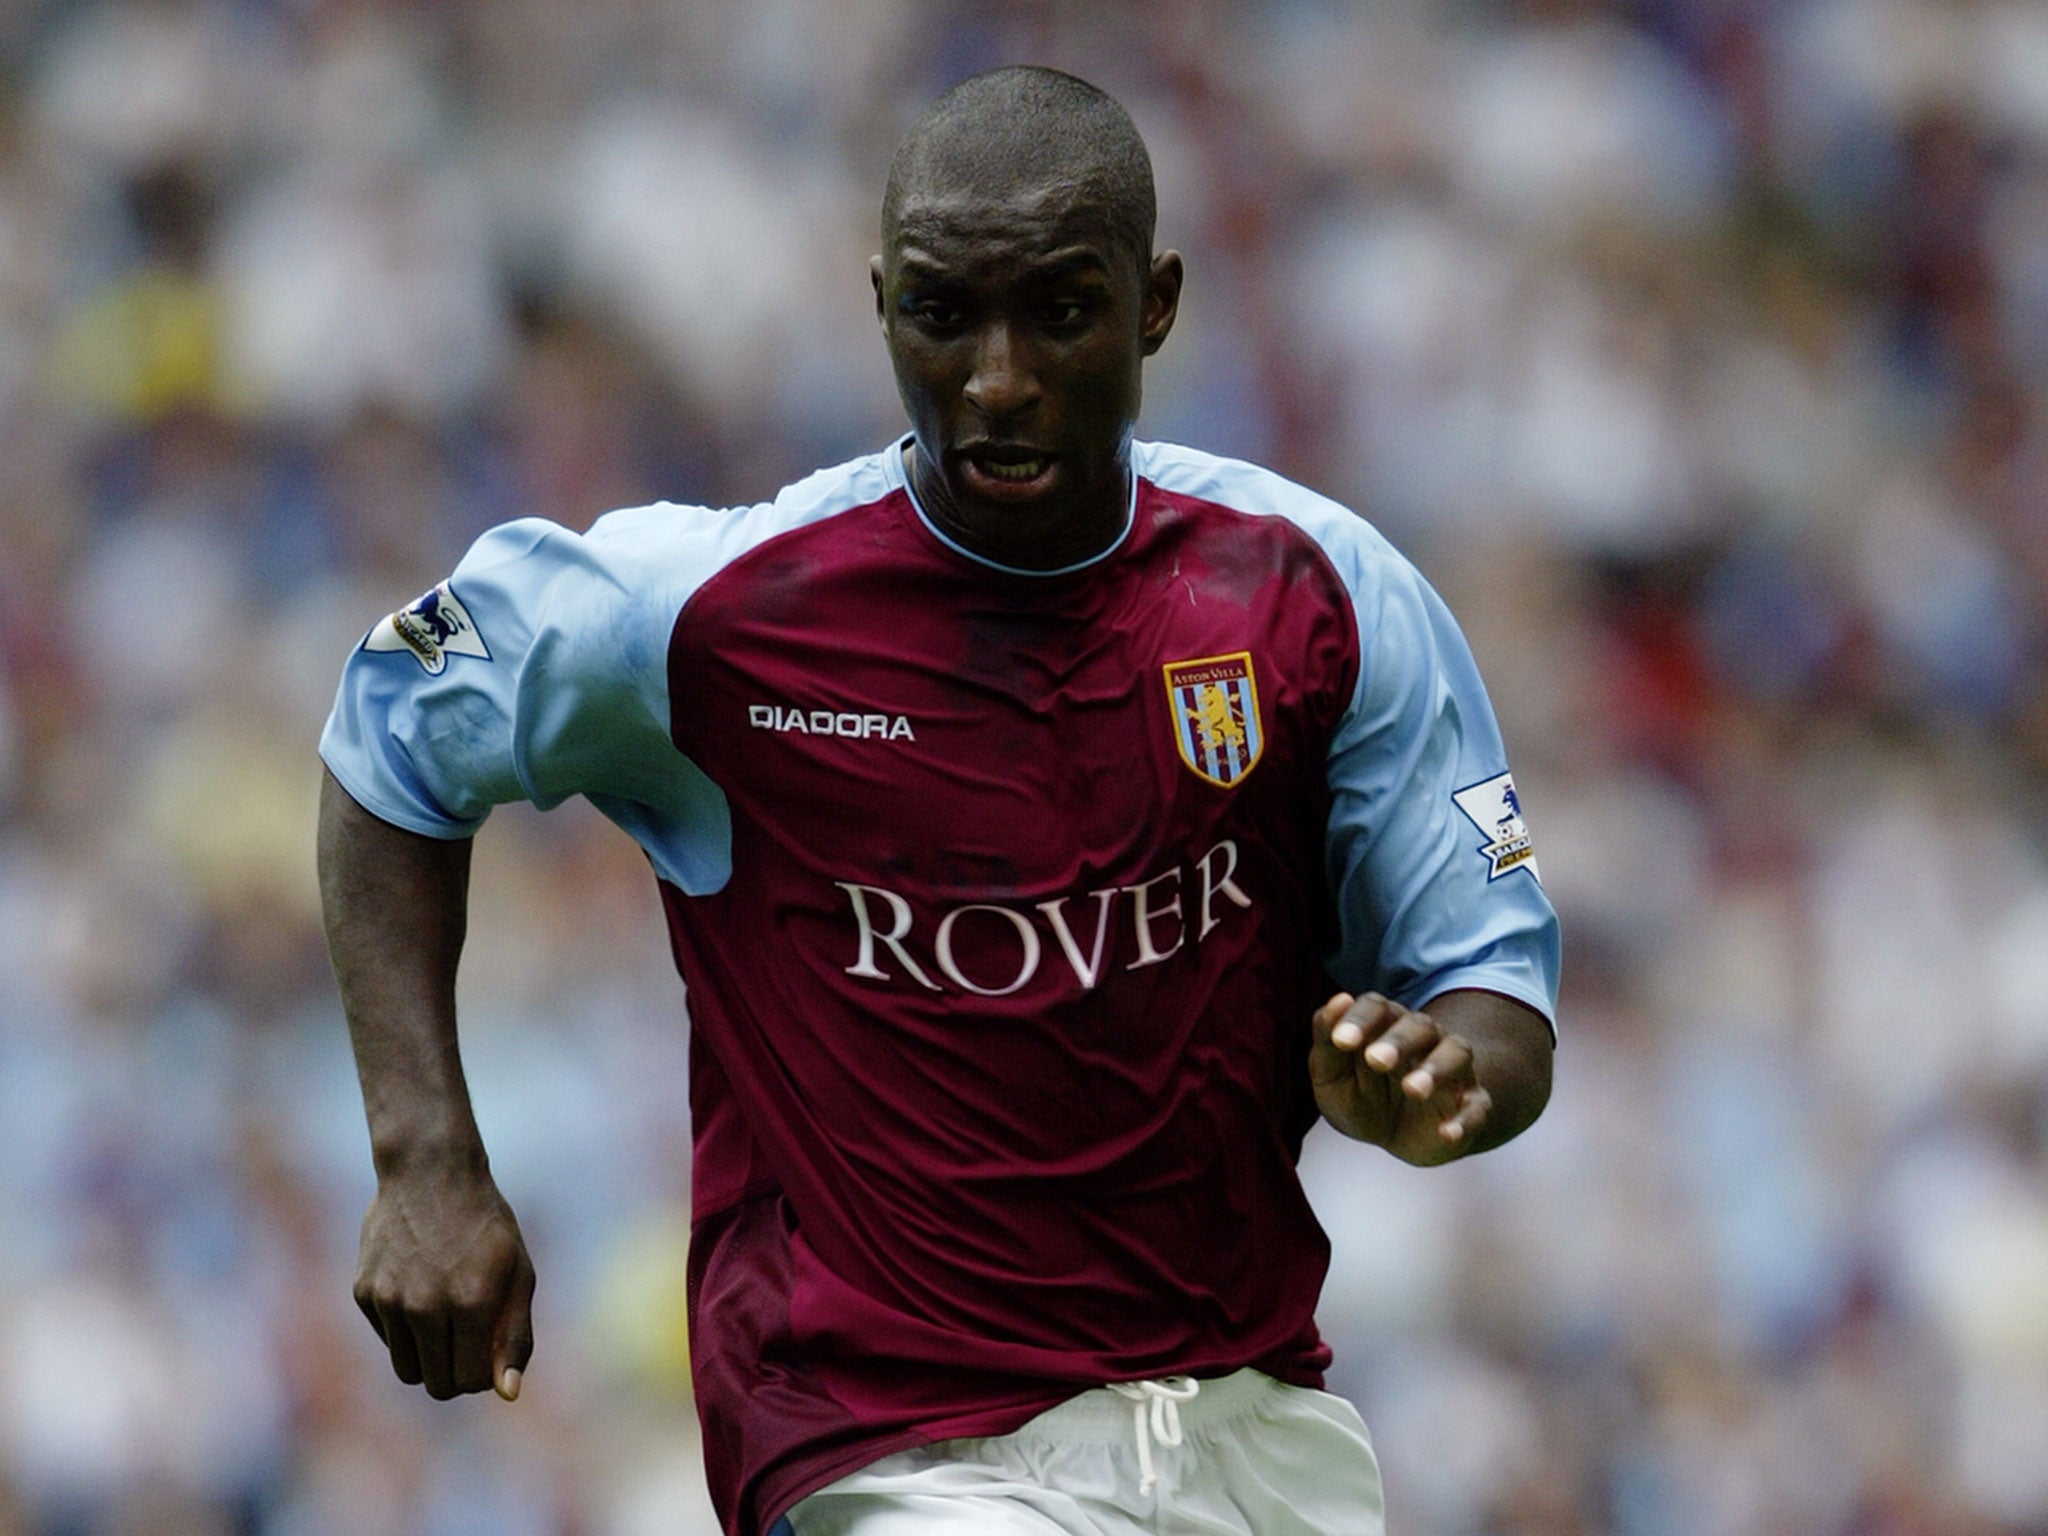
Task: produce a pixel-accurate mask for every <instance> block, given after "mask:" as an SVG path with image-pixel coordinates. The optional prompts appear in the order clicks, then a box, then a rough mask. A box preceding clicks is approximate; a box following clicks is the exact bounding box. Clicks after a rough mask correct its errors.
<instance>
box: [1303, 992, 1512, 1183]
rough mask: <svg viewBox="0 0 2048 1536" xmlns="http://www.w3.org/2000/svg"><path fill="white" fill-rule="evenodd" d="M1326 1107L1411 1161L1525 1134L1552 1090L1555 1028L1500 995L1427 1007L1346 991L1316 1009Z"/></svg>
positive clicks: (1320, 1090) (1451, 998)
mask: <svg viewBox="0 0 2048 1536" xmlns="http://www.w3.org/2000/svg"><path fill="white" fill-rule="evenodd" d="M1314 1030H1315V1038H1314V1043H1313V1045H1312V1046H1311V1047H1310V1053H1309V1075H1310V1077H1311V1078H1312V1079H1313V1080H1314V1082H1315V1090H1316V1104H1317V1107H1318V1108H1320V1109H1321V1110H1322V1112H1323V1118H1324V1119H1326V1120H1328V1121H1329V1122H1330V1123H1331V1124H1332V1125H1334V1126H1336V1127H1337V1129H1338V1130H1340V1131H1342V1132H1344V1134H1345V1135H1347V1136H1352V1137H1356V1138H1357V1139H1358V1140H1360V1141H1369V1142H1372V1143H1373V1144H1374V1145H1375V1146H1382V1147H1385V1148H1386V1149H1387V1150H1388V1151H1389V1152H1391V1153H1393V1154H1394V1155H1395V1156H1396V1157H1398V1158H1400V1159H1402V1160H1403V1161H1404V1162H1410V1163H1418V1164H1433V1163H1445V1162H1449V1161H1450V1160H1451V1159H1452V1158H1456V1157H1465V1156H1468V1155H1470V1154H1471V1153H1474V1152H1484V1151H1486V1150H1487V1149H1488V1148H1490V1147H1497V1146H1499V1145H1500V1144H1501V1143H1502V1142H1504V1141H1508V1140H1510V1139H1511V1138H1513V1137H1515V1136H1518V1135H1520V1134H1521V1133H1522V1132H1523V1131H1524V1130H1526V1129H1528V1127H1529V1126H1530V1125H1531V1124H1532V1123H1533V1122H1534V1121H1535V1119H1536V1117H1537V1116H1538V1115H1540V1114H1541V1113H1542V1112H1543V1106H1544V1105H1545V1104H1546V1103H1547V1102H1549V1099H1550V1066H1551V1055H1552V1050H1551V1039H1550V1026H1549V1025H1548V1024H1546V1023H1545V1022H1544V1021H1543V1019H1542V1018H1541V1017H1540V1016H1539V1015H1537V1014H1536V1013H1535V1012H1534V1011H1533V1010H1531V1009H1529V1008H1527V1007H1524V1006H1523V1005H1522V1004H1520V1003H1518V1002H1515V1001H1513V1000H1512V999H1510V998H1506V997H1502V996H1500V995H1499V994H1498V993H1494V992H1479V991H1453V992H1445V993H1442V994H1440V995H1439V996H1437V997H1435V998H1432V999H1431V1000H1430V1004H1429V1008H1428V1011H1427V1012H1416V1011H1415V1010H1413V1009H1409V1008H1404V1007H1402V1006H1401V1005H1400V1004H1399V1003H1395V1002H1391V1001H1389V1000H1388V999H1386V998H1384V997H1381V996H1380V995H1379V994H1378V993H1377V992H1368V993H1366V994H1365V995H1364V996H1363V997H1356V998H1354V997H1353V996H1352V995H1351V994H1350V993H1348V992H1339V993H1338V994H1336V995H1335V996H1334V997H1332V998H1331V999H1330V1000H1329V1001H1328V1002H1326V1003H1324V1004H1323V1006H1322V1007H1320V1008H1318V1009H1317V1010H1316V1013H1315V1018H1314Z"/></svg>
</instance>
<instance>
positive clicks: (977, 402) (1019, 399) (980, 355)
mask: <svg viewBox="0 0 2048 1536" xmlns="http://www.w3.org/2000/svg"><path fill="white" fill-rule="evenodd" d="M963 393H964V394H965V395H966V396H967V403H968V404H970V405H972V406H973V407H974V408H975V410H977V411H979V412H980V413H981V414H982V416H984V417H986V418H989V419H992V420H1001V419H1003V418H1005V417H1009V416H1017V415H1020V414H1022V413H1023V412H1025V411H1028V410H1029V409H1030V408H1031V407H1032V406H1033V405H1035V404H1037V403H1038V393H1039V390H1038V373H1037V370H1036V368H1035V367H1034V366H1033V364H1032V359H1031V349H1030V346H1029V344H1028V343H1027V342H1025V340H1024V339H1023V338H1021V337H1020V336H1018V335H1017V332H1016V329H1015V327H1013V326H1012V325H1010V324H1009V323H1007V322H1006V321H1002V320H996V321H992V322H990V323H989V324H988V325H986V326H984V327H983V328H982V329H981V331H980V332H979V333H978V334H977V335H976V337H975V340H974V367H973V370H972V371H971V372H970V373H969V374H968V376H967V387H966V389H965V390H964V391H963Z"/></svg>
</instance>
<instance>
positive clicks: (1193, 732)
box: [1165, 651, 1266, 788]
mask: <svg viewBox="0 0 2048 1536" xmlns="http://www.w3.org/2000/svg"><path fill="white" fill-rule="evenodd" d="M1165 672H1166V698H1167V705H1168V708H1169V709H1170V710H1171V711H1172V714H1173V739H1174V742H1175V744H1176V745H1177V746H1178V747H1179V748H1180V758H1181V761H1182V762H1184V763H1186V764H1187V765H1188V766H1189V767H1190V768H1192V769H1194V770H1195V772H1196V773H1198V774H1200V775H1201V776H1202V777H1203V778H1205V779H1207V780H1208V781H1209V782H1210V783H1211V784H1220V785H1223V786H1224V787H1225V788H1228V787H1229V786H1230V785H1232V784H1235V783H1236V782H1237V781H1238V780H1239V779H1241V778H1243V777H1244V776H1245V775H1246V774H1248V773H1250V772H1251V771H1252V767H1253V765H1254V764H1256V763H1257V762H1258V760H1259V753H1260V752H1261V751H1263V750H1264V749H1265V745H1266V734H1265V732H1264V731H1263V730H1261V729H1260V727H1259V687H1258V682H1257V680H1256V679H1255V678H1254V677H1253V675H1252V655H1251V652H1250V651H1239V652H1238V653H1237V654H1236V655H1234V656H1205V657H1203V658H1202V659H1201V660H1199V661H1170V662H1168V663H1167V664H1166V667H1165Z"/></svg>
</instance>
